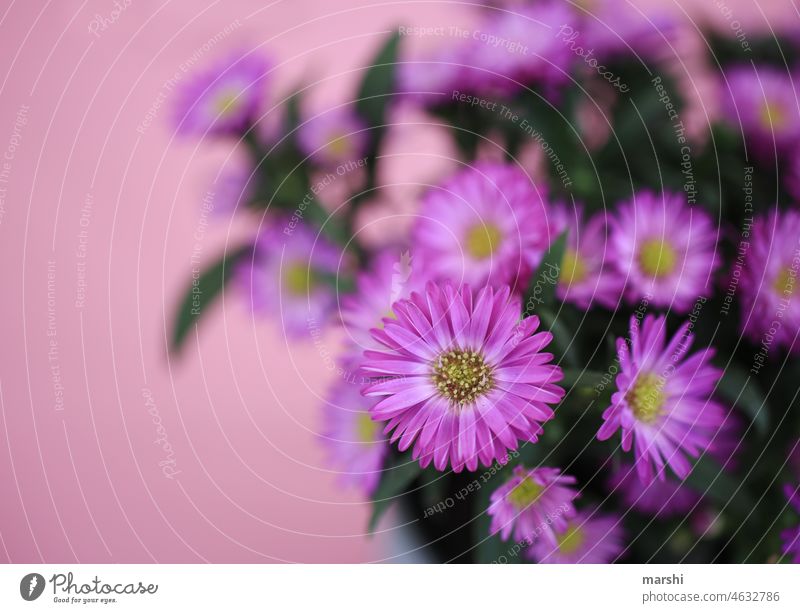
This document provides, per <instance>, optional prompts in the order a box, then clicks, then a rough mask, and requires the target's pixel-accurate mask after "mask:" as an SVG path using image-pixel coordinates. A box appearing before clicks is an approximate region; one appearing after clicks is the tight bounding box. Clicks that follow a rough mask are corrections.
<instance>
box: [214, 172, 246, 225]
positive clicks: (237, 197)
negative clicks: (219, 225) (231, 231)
mask: <svg viewBox="0 0 800 613" xmlns="http://www.w3.org/2000/svg"><path fill="white" fill-rule="evenodd" d="M253 175H254V172H253V169H252V168H251V167H249V166H231V167H227V166H226V167H225V169H223V170H222V171H221V172H220V173H219V175H218V176H217V178H216V180H215V181H214V183H213V185H212V186H211V188H210V191H211V192H213V211H214V215H233V214H234V213H236V212H237V211H239V210H240V209H241V208H244V207H245V206H247V204H248V202H249V201H250V198H251V197H252V195H253V187H254V182H255V179H254V177H253Z"/></svg>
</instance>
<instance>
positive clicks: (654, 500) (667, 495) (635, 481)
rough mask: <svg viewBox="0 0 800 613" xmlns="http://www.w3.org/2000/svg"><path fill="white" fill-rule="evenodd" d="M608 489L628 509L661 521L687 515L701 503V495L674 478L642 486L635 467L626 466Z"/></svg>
mask: <svg viewBox="0 0 800 613" xmlns="http://www.w3.org/2000/svg"><path fill="white" fill-rule="evenodd" d="M608 487H609V489H610V490H611V492H612V493H614V494H617V495H619V496H621V497H622V501H623V503H624V504H625V506H626V507H627V508H630V509H636V510H637V511H639V512H640V513H644V514H646V515H653V516H654V517H658V518H667V517H675V516H680V515H686V514H687V513H688V512H689V511H691V510H692V508H694V506H695V505H696V504H697V503H698V502H699V501H700V495H699V494H698V493H696V492H695V491H694V490H692V489H690V488H689V487H688V486H687V485H686V484H685V483H684V482H682V481H678V480H677V479H675V478H674V477H671V476H670V477H667V478H666V479H664V480H663V481H660V480H658V479H655V480H653V481H651V482H650V483H648V484H645V485H642V481H641V479H639V476H638V474H637V473H636V469H635V468H634V467H633V466H632V465H631V464H622V465H621V466H620V467H619V468H617V469H616V470H614V471H613V472H612V473H611V478H610V479H609V482H608Z"/></svg>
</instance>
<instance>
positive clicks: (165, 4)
mask: <svg viewBox="0 0 800 613" xmlns="http://www.w3.org/2000/svg"><path fill="white" fill-rule="evenodd" d="M632 4H636V5H641V6H648V5H652V6H655V5H657V6H658V7H659V8H660V9H662V10H666V11H670V12H671V13H673V14H674V15H676V16H677V17H679V18H680V20H681V22H682V24H683V26H682V32H681V35H680V36H679V37H678V43H679V44H678V45H677V47H676V50H677V53H678V54H679V57H681V58H682V59H683V60H684V61H685V64H684V65H683V66H682V67H681V70H682V71H683V73H684V76H685V77H687V78H688V77H689V76H690V77H691V78H692V79H697V80H698V82H699V83H700V84H701V85H700V87H699V91H701V92H702V91H706V90H704V89H703V88H702V81H703V79H704V77H705V76H707V75H706V74H705V70H706V68H705V67H704V66H701V65H699V64H698V63H697V62H694V61H693V58H694V54H693V50H694V49H697V45H698V44H699V40H698V39H697V34H696V28H697V27H699V26H701V25H705V24H709V23H711V24H715V27H716V28H717V29H718V30H719V31H720V32H722V33H725V32H732V31H733V30H732V25H733V21H736V22H739V23H741V24H746V27H747V30H748V31H749V32H758V31H769V30H771V29H780V27H781V26H782V25H784V24H785V23H786V21H787V19H793V20H796V18H797V8H796V7H795V6H794V4H793V2H792V0H764V1H763V2H759V1H758V0H756V1H755V2H754V1H753V0H725V1H724V2H722V1H721V0H720V1H717V0H711V1H706V0H694V1H691V0H679V1H672V0H668V1H667V2H657V3H656V2H644V1H636V2H632ZM474 10H475V6H474V5H471V4H470V3H469V2H437V1H424V2H423V1H420V2H410V1H409V2H374V1H368V0H337V1H336V2H326V1H323V0H292V1H291V2H287V1H281V0H276V1H273V2H266V1H263V2H256V1H254V0H225V1H222V0H216V1H210V0H194V1H192V2H189V1H187V0H173V1H156V0H116V1H113V0H91V1H90V0H85V1H83V2H80V1H75V2H69V3H67V2H54V1H52V0H47V1H45V0H25V1H20V0H16V1H15V0H5V1H4V2H3V3H2V5H0V52H1V53H0V57H1V58H2V59H1V60H0V63H2V78H3V81H2V93H1V94H0V111H1V112H0V150H1V152H0V156H2V160H0V250H2V267H0V275H1V276H2V285H0V286H1V287H2V288H3V291H4V292H5V296H6V298H5V299H4V300H3V302H2V310H3V316H2V317H0V326H1V328H0V329H1V330H2V334H1V335H0V338H2V344H3V347H2V354H1V355H0V500H2V502H1V503H0V560H3V561H10V562H15V563H34V562H49V563H66V562H156V561H157V562H203V561H211V562H273V561H274V562H298V561H311V562H359V561H383V560H396V559H398V557H397V556H398V554H399V553H400V552H403V551H404V550H407V549H408V548H409V547H408V544H407V542H406V541H404V540H403V532H402V529H399V528H393V527H392V526H396V525H397V522H396V521H394V522H386V524H385V526H384V529H382V530H381V531H380V532H379V533H378V534H377V535H375V536H373V537H369V536H366V535H365V530H366V518H367V516H368V509H367V504H366V503H365V502H364V501H363V500H362V497H361V495H360V494H359V493H358V492H357V491H355V490H349V489H347V488H344V487H342V486H341V485H340V484H339V482H337V479H336V474H335V473H334V472H332V471H331V470H330V469H329V467H328V466H327V465H326V461H325V457H324V452H323V450H322V448H321V447H320V445H319V441H318V437H319V431H320V423H319V403H320V397H321V394H322V393H323V391H324V389H325V387H326V385H327V384H328V383H329V382H330V381H331V380H332V378H333V377H334V373H333V372H332V370H331V368H330V359H329V357H327V356H329V355H330V354H331V353H332V352H333V351H334V348H335V346H336V344H337V334H336V332H335V331H331V332H330V333H328V334H326V335H324V336H322V337H321V338H319V339H316V340H314V341H313V342H312V341H311V340H308V341H307V342H299V343H298V342H291V343H289V342H287V341H286V339H285V338H283V336H282V333H281V331H280V330H279V328H278V327H277V326H274V325H270V323H269V322H268V321H266V320H254V319H253V318H252V317H250V314H249V312H248V311H247V309H246V307H245V305H243V304H242V301H241V300H237V299H235V296H233V295H228V296H226V297H225V299H224V300H223V301H221V302H220V303H219V304H217V305H216V307H215V309H214V312H213V313H211V314H210V316H208V317H206V318H205V319H204V321H203V322H202V325H201V326H200V331H199V334H198V335H194V334H192V336H191V338H190V340H189V342H188V343H187V346H186V348H185V349H184V351H183V352H182V353H181V354H180V355H179V356H175V355H170V353H169V351H168V342H167V341H168V337H169V325H170V321H171V318H172V315H173V313H174V311H175V309H176V304H177V301H178V300H179V298H180V295H181V294H182V292H183V291H184V290H185V287H186V283H187V282H188V281H189V280H190V278H191V272H192V267H193V265H195V264H196V263H197V262H201V263H202V262H206V261H211V260H213V259H214V258H215V257H217V256H218V255H219V253H220V252H221V251H222V250H223V249H224V248H225V246H226V245H228V244H236V243H238V242H240V240H241V239H242V237H246V236H249V235H251V234H252V230H253V229H252V227H250V226H249V222H248V218H247V217H246V216H243V217H236V218H230V217H227V216H217V215H216V214H211V215H209V213H208V211H207V210H204V208H203V202H204V198H206V196H207V194H208V192H209V190H210V189H212V188H211V186H212V185H213V183H214V181H215V178H216V177H217V173H218V172H219V169H220V167H221V165H223V164H226V163H228V161H229V158H231V156H235V155H236V151H234V147H233V146H232V145H230V144H228V143H224V142H215V143H206V142H199V141H196V140H192V139H187V138H185V137H180V136H177V135H176V134H175V131H174V122H173V121H172V119H173V115H174V105H175V102H176V98H177V92H178V90H179V88H180V85H181V83H182V82H184V81H187V80H189V79H190V78H191V76H192V75H193V74H195V73H196V72H197V71H199V70H202V68H203V66H204V65H206V64H208V63H209V62H214V61H215V60H217V59H218V58H220V57H223V56H224V55H226V54H227V53H229V52H230V51H233V50H240V49H259V50H262V49H263V53H264V54H265V55H266V56H267V57H269V58H271V59H272V61H273V63H274V66H275V68H274V70H273V72H272V75H271V83H270V85H269V90H270V94H269V99H270V100H272V101H273V103H275V104H277V103H279V102H280V101H281V100H282V98H283V97H284V96H285V94H286V92H288V91H289V90H290V89H291V87H296V86H297V85H298V84H299V83H308V84H313V87H312V90H311V99H312V101H316V102H318V103H319V104H326V105H333V104H336V103H338V102H344V101H346V100H348V99H349V98H350V97H352V95H353V90H354V88H355V86H356V83H357V82H358V79H359V77H360V75H361V71H360V69H361V68H362V67H363V66H364V64H365V62H367V61H368V60H369V58H370V57H371V54H372V53H374V51H375V49H376V48H378V47H379V46H380V44H381V42H382V41H383V40H384V39H385V37H386V35H387V33H388V32H389V31H391V30H393V29H396V28H397V26H399V25H406V26H410V25H453V24H461V23H464V24H468V23H470V20H471V19H472V13H473V11H474ZM731 15H732V17H731ZM438 42H439V41H435V40H430V39H426V38H425V37H414V38H410V39H409V40H404V41H403V44H404V45H406V46H405V47H404V51H406V52H408V53H410V54H412V55H413V53H414V51H415V49H417V48H419V49H423V48H424V47H425V46H426V45H431V44H434V45H435V44H437V43H438ZM710 90H711V88H709V90H708V91H710ZM698 102H702V105H703V106H705V107H709V108H711V109H712V110H713V108H714V106H715V103H716V101H714V100H713V99H708V100H703V101H698ZM405 119H408V118H404V119H403V120H405ZM266 123H267V124H268V123H269V122H268V121H267V122H266ZM406 123H413V118H411V119H408V121H407V122H406ZM390 148H391V151H392V152H394V153H402V154H404V155H403V156H402V158H401V159H402V162H401V163H396V164H393V165H392V166H391V168H390V170H389V172H388V173H387V177H385V180H386V181H388V182H394V183H399V184H401V185H400V186H399V187H398V188H397V189H395V190H393V191H390V192H389V195H388V196H387V197H386V198H385V200H386V201H384V202H379V203H375V206H374V207H372V211H373V218H371V219H366V220H364V223H365V225H366V226H368V235H369V236H380V235H381V233H384V232H386V231H387V229H390V230H391V231H393V232H396V231H398V229H400V230H402V227H401V226H398V225H396V219H397V217H394V221H392V222H391V223H390V224H386V223H383V224H382V223H381V219H384V220H385V219H386V218H387V217H389V216H390V215H391V216H394V215H396V214H397V213H402V212H403V211H406V210H412V209H413V202H412V201H411V200H412V198H411V196H410V193H411V191H409V190H405V189H404V187H403V185H406V186H408V185H414V182H415V181H416V182H424V181H432V180H436V179H437V178H440V177H441V176H442V175H443V174H445V173H446V172H447V169H448V168H449V167H450V165H452V164H453V161H452V159H451V157H452V156H453V155H455V154H454V152H453V151H451V150H450V147H449V145H448V144H447V143H446V142H444V141H443V140H442V139H438V138H437V135H436V134H435V131H434V133H431V131H430V130H420V129H418V128H415V127H407V128H403V129H400V130H398V131H397V134H396V135H394V136H393V139H392V141H391V143H390Z"/></svg>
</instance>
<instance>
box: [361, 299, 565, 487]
mask: <svg viewBox="0 0 800 613" xmlns="http://www.w3.org/2000/svg"><path fill="white" fill-rule="evenodd" d="M521 307H522V304H521V299H520V298H518V297H513V298H511V297H510V290H509V288H508V287H504V288H502V289H499V290H496V291H495V290H493V289H492V288H490V287H485V288H484V289H482V290H480V291H479V292H477V295H476V296H474V297H473V293H472V290H471V289H470V288H469V287H462V288H460V289H459V290H455V289H454V288H453V287H452V286H451V285H449V284H447V285H444V286H439V285H436V284H434V283H428V284H427V286H426V288H425V292H424V293H422V294H420V293H417V292H413V293H412V294H411V298H410V299H409V300H400V301H398V302H396V303H395V304H394V306H393V307H392V312H393V313H394V315H395V319H391V318H385V319H384V320H383V323H384V325H383V329H376V330H373V331H372V335H373V336H374V338H375V340H377V341H378V342H379V343H381V344H382V345H383V346H384V349H383V350H381V351H366V352H364V358H365V359H364V363H363V366H362V369H363V371H364V372H365V373H366V374H368V375H369V376H372V377H379V378H380V380H378V381H377V382H375V383H372V384H370V385H368V386H366V387H365V388H364V390H363V391H362V393H364V394H365V395H366V396H369V397H373V396H375V397H379V398H380V400H379V401H378V403H377V404H376V405H375V406H374V407H373V408H372V416H373V418H374V419H377V420H380V421H388V422H389V423H388V424H387V425H386V429H385V432H387V433H388V432H391V431H393V434H392V438H391V441H392V442H393V443H394V442H397V441H399V443H398V448H399V449H400V450H401V451H405V450H406V449H408V448H409V447H411V446H412V445H413V446H414V448H413V457H414V458H415V459H418V460H419V461H420V464H421V465H422V466H423V467H425V466H428V465H429V464H430V463H431V462H433V464H434V466H435V467H436V469H437V470H444V469H445V467H446V466H447V465H448V463H449V464H450V465H451V466H452V467H453V470H454V471H456V472H460V471H461V470H462V469H463V468H464V467H465V466H466V468H467V469H468V470H475V469H477V467H478V461H479V460H480V462H481V463H482V464H483V465H484V466H490V465H491V464H492V463H493V462H494V461H495V460H497V461H500V462H504V461H506V459H507V452H508V450H513V449H516V448H517V446H518V442H519V441H520V440H522V441H531V442H535V441H536V440H537V439H538V436H539V434H540V433H541V432H542V426H541V424H542V423H543V422H545V421H547V420H549V419H551V418H552V417H553V409H552V408H551V407H550V406H549V405H551V404H556V403H558V402H560V401H561V399H562V397H563V396H564V390H563V389H562V388H561V387H559V386H558V385H556V382H557V381H560V380H561V378H562V373H561V369H560V368H559V367H558V366H556V365H554V364H551V362H552V359H553V355H552V354H550V353H543V352H542V349H544V347H546V346H547V345H548V344H549V343H550V341H551V340H552V338H553V335H552V334H551V333H550V332H536V330H537V328H538V327H539V319H538V317H527V318H525V319H523V320H522V321H520V319H519V317H520V312H521Z"/></svg>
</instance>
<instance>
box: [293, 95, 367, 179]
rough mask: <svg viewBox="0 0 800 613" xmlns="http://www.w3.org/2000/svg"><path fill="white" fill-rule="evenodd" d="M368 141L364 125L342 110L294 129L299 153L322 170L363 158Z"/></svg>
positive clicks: (316, 117)
mask: <svg viewBox="0 0 800 613" xmlns="http://www.w3.org/2000/svg"><path fill="white" fill-rule="evenodd" d="M368 141H369V133H368V131H367V125H366V124H365V123H364V121H363V120H362V119H361V118H360V117H359V116H358V115H356V114H355V113H354V112H353V111H351V110H350V109H348V108H345V107H339V108H336V109H332V110H329V111H326V112H324V113H321V114H319V115H314V116H313V117H311V118H309V119H308V120H306V121H305V122H304V123H302V124H301V125H300V127H298V128H297V143H298V145H299V146H300V149H301V150H302V151H303V153H304V154H305V155H307V156H309V157H310V158H311V159H312V160H314V161H315V162H316V163H317V164H319V165H321V166H336V165H337V164H342V163H344V162H352V161H355V160H358V159H360V158H362V157H363V156H364V153H365V151H366V149H367V143H368Z"/></svg>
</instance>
